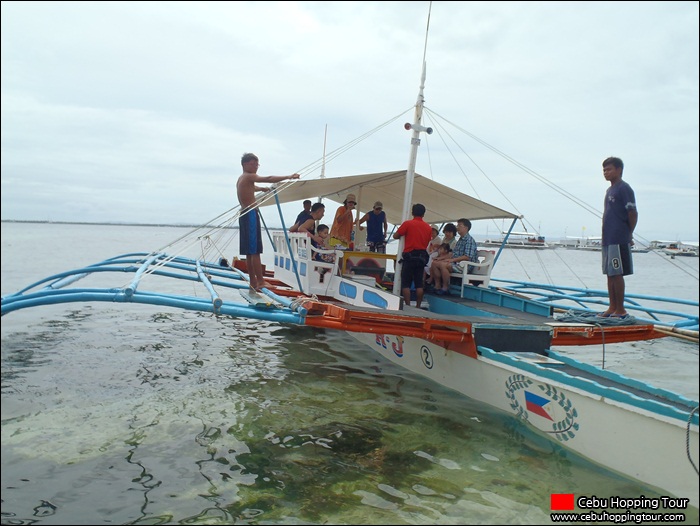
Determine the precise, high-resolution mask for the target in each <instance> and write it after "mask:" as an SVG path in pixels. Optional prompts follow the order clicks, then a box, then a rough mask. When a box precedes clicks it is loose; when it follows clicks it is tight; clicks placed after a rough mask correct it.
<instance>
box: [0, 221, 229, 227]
mask: <svg viewBox="0 0 700 526" xmlns="http://www.w3.org/2000/svg"><path fill="white" fill-rule="evenodd" d="M1 222H2V223H32V224H36V225H91V226H157V227H173V228H200V227H213V226H214V225H190V224H184V223H182V224H172V223H126V222H124V223H118V222H114V223H103V222H90V221H38V220H32V219H2V220H1ZM219 228H238V227H237V226H229V227H219Z"/></svg>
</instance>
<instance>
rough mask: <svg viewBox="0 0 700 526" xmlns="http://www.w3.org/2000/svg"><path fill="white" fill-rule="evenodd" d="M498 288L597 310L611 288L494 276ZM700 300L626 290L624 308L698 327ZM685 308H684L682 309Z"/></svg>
mask: <svg viewBox="0 0 700 526" xmlns="http://www.w3.org/2000/svg"><path fill="white" fill-rule="evenodd" d="M491 282H492V284H493V283H496V284H497V285H496V286H497V287H498V288H499V290H502V291H507V292H509V293H512V294H516V295H524V296H526V297H528V298H530V299H534V300H535V301H539V302H541V303H545V304H547V305H550V306H552V307H554V308H555V309H558V310H560V311H568V310H573V311H581V312H594V311H600V310H604V308H605V307H607V306H608V304H609V299H608V291H607V290H596V289H582V288H576V287H563V286H559V285H548V284H545V283H533V282H527V281H514V280H506V279H500V278H493V277H492V278H491ZM698 305H699V304H698V301H696V300H686V299H682V298H669V297H664V296H652V295H647V294H634V293H629V292H628V293H625V308H626V309H627V310H628V311H629V312H630V313H631V314H632V315H633V316H635V317H636V318H637V319H638V320H639V321H642V322H649V323H653V324H654V325H661V326H668V327H676V328H685V329H688V330H693V331H697V330H698ZM680 309H684V310H680Z"/></svg>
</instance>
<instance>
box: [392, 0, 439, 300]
mask: <svg viewBox="0 0 700 526" xmlns="http://www.w3.org/2000/svg"><path fill="white" fill-rule="evenodd" d="M432 6H433V3H432V2H430V7H429V8H428V23H427V24H426V28H425V45H424V47H423V71H422V74H421V78H420V87H419V89H418V100H416V109H415V112H414V114H413V124H411V123H410V122H407V123H406V124H404V128H406V130H413V134H412V135H411V150H410V154H409V156H408V170H406V187H405V189H404V194H403V214H402V216H401V222H403V221H406V220H408V219H410V218H411V208H412V207H413V179H414V177H415V173H416V158H417V157H418V146H420V132H426V133H427V134H428V135H430V134H431V133H433V129H432V128H426V127H425V126H423V125H422V124H421V121H422V119H423V105H424V102H425V99H424V97H423V89H424V88H425V71H426V62H425V56H426V52H427V49H428V30H429V29H430V10H431V9H432ZM403 246H404V239H403V237H401V238H399V246H398V249H397V253H396V255H397V258H396V259H397V261H396V269H395V272H394V289H393V292H394V294H401V266H402V265H401V263H400V262H399V261H401V254H402V253H403Z"/></svg>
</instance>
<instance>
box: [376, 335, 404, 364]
mask: <svg viewBox="0 0 700 526" xmlns="http://www.w3.org/2000/svg"><path fill="white" fill-rule="evenodd" d="M374 343H376V344H377V345H379V346H380V347H383V348H384V349H389V347H391V350H392V351H394V354H395V355H396V356H398V357H399V358H403V336H386V335H384V334H377V337H376V339H375V341H374Z"/></svg>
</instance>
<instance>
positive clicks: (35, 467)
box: [2, 223, 698, 525]
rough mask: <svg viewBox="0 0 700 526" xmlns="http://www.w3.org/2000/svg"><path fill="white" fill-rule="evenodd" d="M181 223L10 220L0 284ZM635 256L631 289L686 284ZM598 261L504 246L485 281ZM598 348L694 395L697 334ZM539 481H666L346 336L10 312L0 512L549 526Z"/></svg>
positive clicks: (72, 517) (589, 274) (690, 276)
mask: <svg viewBox="0 0 700 526" xmlns="http://www.w3.org/2000/svg"><path fill="white" fill-rule="evenodd" d="M184 232H185V229H179V228H165V227H160V228H157V227H124V226H87V225H48V224H21V223H2V294H7V293H9V292H14V291H15V290H17V289H19V288H21V287H22V286H24V285H27V284H29V283H31V282H33V281H35V280H37V279H39V278H41V277H45V276H47V275H49V274H52V273H55V272H59V271H62V270H67V269H69V268H73V267H77V266H82V265H85V264H89V263H95V262H98V261H101V260H103V259H105V258H107V257H111V256H114V255H117V254H121V253H124V252H133V251H146V252H148V251H150V250H152V249H153V248H155V247H160V246H163V245H165V244H167V242H168V241H170V240H172V239H175V238H177V237H178V236H180V235H181V234H182V233H184ZM266 250H267V254H266V255H265V258H269V257H270V249H269V247H267V249H266ZM635 256H636V257H635V266H636V269H635V275H634V276H631V277H629V278H628V280H627V286H628V290H629V291H634V292H639V293H648V294H663V295H665V296H679V297H686V298H692V299H697V297H698V279H697V276H698V259H697V258H687V259H683V260H682V261H681V258H678V259H677V260H674V261H671V260H669V259H668V258H664V257H661V256H659V255H658V254H655V253H649V254H637V255H635ZM599 258H600V255H599V254H597V253H586V252H576V251H569V250H564V249H557V250H549V251H534V252H525V251H508V252H506V253H504V255H503V257H502V259H501V261H499V264H498V266H497V267H496V269H495V270H494V276H496V277H510V276H515V277H516V278H518V279H530V280H533V281H541V282H548V281H549V280H550V279H553V280H554V281H557V280H562V281H563V280H566V281H568V282H571V283H572V285H574V286H584V285H582V284H581V281H579V280H582V282H583V283H585V285H587V286H589V287H591V288H603V287H604V276H602V274H600V264H599ZM268 262H269V260H268ZM567 352H571V353H572V354H573V353H578V354H576V355H577V356H578V357H581V358H582V359H585V360H588V361H591V362H593V363H596V362H600V361H601V360H602V348H590V349H586V350H585V351H582V350H577V351H573V350H568V351H567ZM605 352H606V355H605V356H606V357H605V363H606V367H607V368H609V369H611V370H615V371H617V372H621V373H623V374H626V375H628V376H634V377H638V378H641V379H644V380H646V381H648V382H650V383H652V384H655V385H658V386H659V387H667V388H671V389H674V390H676V391H679V392H681V393H683V394H686V395H687V396H690V397H693V398H694V399H697V398H698V373H697V371H698V347H697V345H694V344H689V343H687V342H684V341H682V340H678V339H670V338H667V339H663V340H659V341H656V342H645V343H636V344H629V345H623V346H617V347H615V346H608V347H607V348H606V350H605ZM675 447H683V446H682V445H677V446H675ZM651 454H663V452H651ZM551 493H574V494H576V495H577V496H578V495H589V496H592V495H596V496H599V497H605V496H612V495H620V496H625V497H638V496H640V495H645V496H658V495H660V494H659V493H658V492H656V491H654V490H653V489H651V488H648V487H644V486H640V485H639V484H637V483H635V482H632V481H629V480H627V479H624V478H621V477H619V476H617V475H615V474H614V473H611V472H609V471H607V470H605V469H603V468H600V467H598V466H595V465H593V464H591V463H590V462H587V461H585V460H582V459H580V458H578V457H576V456H575V455H572V454H570V453H567V452H565V451H563V450H561V449H559V448H558V447H557V446H556V445H554V444H553V443H551V442H549V441H546V440H542V439H541V438H540V437H539V436H538V435H535V434H533V433H530V432H529V431H528V430H527V429H526V428H524V427H523V426H522V425H521V424H520V423H519V422H518V421H517V420H516V419H514V418H513V417H511V416H510V415H507V414H503V413H501V412H498V411H495V410H491V409H489V408H488V407H486V406H483V405H481V404H478V403H475V402H473V401H471V400H469V399H468V398H465V397H463V396H460V395H457V394H456V393H453V392H451V391H447V390H445V389H443V388H441V387H440V386H439V385H436V384H434V383H432V382H430V381H427V380H425V379H423V378H421V377H417V376H414V375H412V374H411V373H408V372H406V371H404V370H402V369H399V368H397V367H396V366H394V365H392V364H391V363H388V362H385V361H383V360H382V359H380V358H378V357H377V355H376V354H373V353H372V352H371V351H370V350H368V349H365V348H358V344H357V342H356V341H355V340H354V339H352V338H350V337H349V336H347V335H346V334H345V333H343V332H333V331H327V332H323V331H319V330H310V329H305V328H301V327H292V326H281V325H278V324H273V323H268V322H261V321H250V320H245V319H230V318H219V317H215V316H212V315H208V314H200V313H194V312H188V311H180V310H175V309H167V308H159V307H154V306H140V305H112V304H79V303H76V304H67V305H65V304H64V305H57V306H50V307H39V308H35V309H28V310H25V311H18V312H14V313H10V314H8V315H7V316H4V317H3V319H2V523H3V524H41V525H49V524H234V523H235V524H466V523H469V524H542V523H549V522H550V516H549V513H550V510H549V503H550V495H551ZM687 517H688V522H689V523H694V524H697V523H698V514H697V511H696V510H691V511H690V512H689V513H688V514H687Z"/></svg>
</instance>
